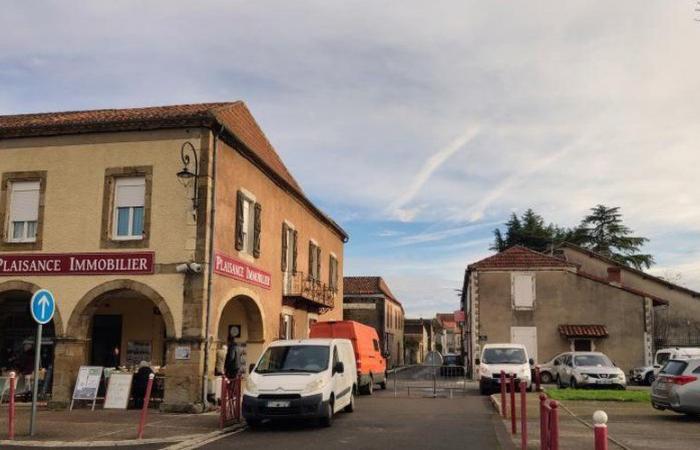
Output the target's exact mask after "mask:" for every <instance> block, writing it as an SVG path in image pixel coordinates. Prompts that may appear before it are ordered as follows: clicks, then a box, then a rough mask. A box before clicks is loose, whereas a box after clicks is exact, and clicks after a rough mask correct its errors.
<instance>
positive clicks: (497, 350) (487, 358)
mask: <svg viewBox="0 0 700 450" xmlns="http://www.w3.org/2000/svg"><path fill="white" fill-rule="evenodd" d="M475 362H476V365H477V366H478V368H477V376H478V378H479V391H480V392H481V394H482V395H486V394H489V393H491V392H493V391H497V390H499V389H500V384H501V371H503V372H505V374H506V375H507V376H510V375H515V378H516V382H517V383H521V382H525V383H526V384H527V390H528V391H529V390H532V374H531V371H530V366H531V365H533V363H534V361H533V360H532V359H530V358H528V356H527V349H526V348H525V346H524V345H522V344H486V345H484V348H483V349H482V351H481V358H480V359H477V360H476V361H475Z"/></svg>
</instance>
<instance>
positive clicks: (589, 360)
mask: <svg viewBox="0 0 700 450" xmlns="http://www.w3.org/2000/svg"><path fill="white" fill-rule="evenodd" d="M554 367H556V372H557V374H556V382H557V386H559V387H560V388H564V387H572V388H578V387H593V386H597V387H614V388H618V389H625V388H626V387H627V378H626V377H625V372H624V371H623V370H622V369H620V368H618V367H615V364H613V362H612V361H610V358H608V357H607V356H605V355H604V354H603V353H599V352H570V353H566V354H565V355H563V356H561V357H559V358H557V359H556V360H554Z"/></svg>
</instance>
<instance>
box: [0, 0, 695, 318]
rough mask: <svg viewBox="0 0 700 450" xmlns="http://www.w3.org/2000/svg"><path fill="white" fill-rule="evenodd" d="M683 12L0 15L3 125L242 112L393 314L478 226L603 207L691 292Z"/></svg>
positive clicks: (463, 253)
mask: <svg viewBox="0 0 700 450" xmlns="http://www.w3.org/2000/svg"><path fill="white" fill-rule="evenodd" d="M695 8H696V5H695V1H691V0H682V1H681V0H655V1H648V2H639V1H623V0H617V1H615V2H610V1H589V0H587V1H576V0H571V1H566V2H562V1H527V2H514V1H499V0H489V1H470V0H459V1H441V0H433V1H430V2H425V1H411V0H401V1H376V0H374V1H362V0H355V1H352V2H347V1H331V0H317V1H307V0H294V1H265V0H257V1H235V0H226V1H223V0H222V1H206V0H203V1H196V2H195V1H189V2H185V1H177V0H169V1H144V0H141V1H130V0H120V1H119V2H107V1H102V2H84V1H80V2H78V1H69V0H62V1H42V2H37V1H32V0H21V1H13V0H9V1H7V0H6V1H4V2H3V8H2V12H1V13H0V29H1V30H3V31H2V38H1V39H0V114H14V113H25V112H47V111H64V110H76V109H97V108H119V107H138V106H152V105H167V104H178V103H197V102H211V101H230V100H244V101H245V102H246V104H247V105H248V107H249V108H250V109H251V111H252V112H253V114H254V115H255V117H256V118H257V120H258V122H259V123H260V125H261V126H262V128H263V130H264V131H265V133H266V134H267V136H268V138H269V139H270V141H271V142H272V143H273V145H274V146H275V148H276V149H277V150H278V152H279V153H280V155H281V157H282V158H283V160H284V161H285V162H286V164H287V165H288V167H289V168H290V170H291V171H292V173H293V174H294V176H295V177H296V178H297V180H298V181H299V182H300V183H301V185H302V186H303V188H304V190H305V192H306V193H307V194H308V195H309V197H310V198H311V199H312V200H313V201H314V202H315V203H317V204H318V205H319V206H320V207H321V208H322V209H323V210H325V211H326V212H328V213H329V214H330V215H331V216H332V217H333V218H335V219H336V220H337V221H338V222H339V223H341V224H342V226H343V227H344V228H345V229H346V230H348V232H349V233H350V236H351V237H350V242H349V243H348V244H347V246H346V249H345V268H344V270H345V275H381V276H383V277H384V278H385V280H386V281H387V283H388V284H389V286H390V288H391V289H392V291H393V292H394V293H395V294H396V296H397V297H398V298H399V299H400V300H401V301H402V302H403V303H404V306H405V309H406V313H407V315H408V316H410V317H419V316H422V317H428V316H431V315H433V314H434V313H435V312H438V311H439V312H450V311H454V310H456V309H458V306H459V299H458V296H457V290H458V289H459V288H460V287H461V284H462V279H463V276H464V270H465V268H466V266H467V265H468V264H469V263H472V262H475V261H477V260H479V259H481V258H483V257H485V256H488V255H489V254H491V252H490V251H489V245H490V243H491V241H492V238H493V229H494V228H496V227H498V226H500V225H502V223H503V222H504V221H505V220H507V218H508V216H509V215H510V213H511V212H516V213H522V212H523V211H524V210H525V209H527V208H530V207H531V208H534V209H535V210H536V211H537V212H538V213H540V214H541V215H543V216H544V217H545V219H546V220H547V221H551V222H555V223H557V224H560V225H565V226H573V225H575V224H577V223H578V222H579V221H580V219H581V218H582V217H583V216H584V215H586V213H587V212H588V210H589V209H590V208H591V207H593V206H595V205H596V204H599V203H602V204H606V205H609V206H620V207H621V208H622V211H623V214H624V219H625V223H626V224H627V225H628V226H630V227H631V228H632V229H633V230H634V231H635V233H637V234H639V235H642V236H646V237H648V238H649V239H650V242H649V244H648V245H647V246H646V248H645V250H646V251H648V252H650V253H652V254H654V256H655V258H656V261H657V265H656V266H655V267H654V268H653V269H652V270H651V272H652V273H653V274H655V275H663V276H673V277H674V278H677V279H679V282H680V283H681V284H683V285H685V286H687V287H690V288H693V289H696V290H700V187H699V185H698V168H699V167H700V151H699V150H700V149H699V148H698V147H699V146H700V126H699V123H700V122H699V119H700V114H699V113H700V89H699V88H698V86H699V84H698V83H699V82H700V81H699V80H700V58H698V55H699V54H700V52H699V51H698V50H699V46H700V13H699V12H696V11H695Z"/></svg>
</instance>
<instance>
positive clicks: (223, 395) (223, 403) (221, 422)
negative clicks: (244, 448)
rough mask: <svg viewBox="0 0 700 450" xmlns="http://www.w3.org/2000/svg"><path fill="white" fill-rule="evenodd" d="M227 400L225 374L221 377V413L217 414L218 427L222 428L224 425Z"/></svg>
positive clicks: (226, 379)
mask: <svg viewBox="0 0 700 450" xmlns="http://www.w3.org/2000/svg"><path fill="white" fill-rule="evenodd" d="M227 402H228V378H226V377H225V376H222V377H221V398H220V399H219V403H220V405H219V407H220V408H221V410H220V411H221V414H219V428H221V429H223V428H224V426H225V425H226V404H227Z"/></svg>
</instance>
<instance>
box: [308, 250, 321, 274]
mask: <svg viewBox="0 0 700 450" xmlns="http://www.w3.org/2000/svg"><path fill="white" fill-rule="evenodd" d="M309 278H310V279H311V280H313V281H321V247H319V246H318V245H316V244H315V243H314V242H313V241H309Z"/></svg>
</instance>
